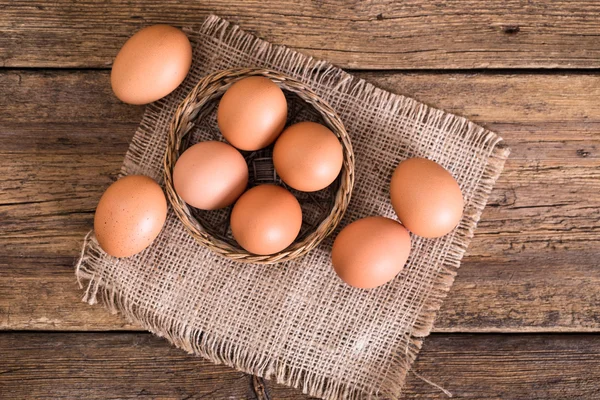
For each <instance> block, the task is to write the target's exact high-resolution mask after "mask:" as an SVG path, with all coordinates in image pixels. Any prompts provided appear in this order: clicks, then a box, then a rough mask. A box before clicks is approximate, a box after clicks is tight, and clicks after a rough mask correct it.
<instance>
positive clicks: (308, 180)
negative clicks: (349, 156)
mask: <svg viewBox="0 0 600 400" xmlns="http://www.w3.org/2000/svg"><path fill="white" fill-rule="evenodd" d="M343 162H344V153H343V149H342V144H341V143H340V141H339V140H338V138H337V136H335V134H334V133H333V132H332V131H330V130H329V128H327V127H326V126H323V125H321V124H317V123H315V122H300V123H297V124H294V125H292V126H289V127H288V128H286V130H284V131H283V133H282V134H281V135H280V136H279V138H278V139H277V141H276V142H275V147H274V149H273V164H274V165H275V170H276V171H277V174H278V175H279V177H280V178H281V179H282V180H283V181H284V182H285V183H286V184H288V185H289V186H291V187H293V188H294V189H297V190H302V191H304V192H315V191H317V190H321V189H324V188H326V187H327V186H329V185H330V184H331V183H332V182H333V181H334V180H335V178H337V176H338V175H339V173H340V171H341V170H342V163H343Z"/></svg>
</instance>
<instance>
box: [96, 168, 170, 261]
mask: <svg viewBox="0 0 600 400" xmlns="http://www.w3.org/2000/svg"><path fill="white" fill-rule="evenodd" d="M166 219H167V200H166V199H165V195H164V193H163V191H162V189H161V187H160V186H159V185H158V183H156V182H155V181H154V180H153V179H152V178H149V177H147V176H143V175H129V176H126V177H124V178H121V179H119V180H118V181H116V182H115V183H113V184H112V185H110V186H109V187H108V189H106V192H104V194H103V195H102V197H101V198H100V202H99V203H98V207H97V208H96V215H95V216H94V232H95V233H96V238H97V239H98V243H100V247H102V249H103V250H104V251H105V252H107V253H108V254H110V255H111V256H114V257H129V256H132V255H134V254H137V253H139V252H140V251H142V250H144V249H145V248H146V247H148V246H150V243H152V241H153V240H154V239H156V237H157V236H158V234H159V233H160V231H161V229H162V227H163V225H164V223H165V220H166Z"/></svg>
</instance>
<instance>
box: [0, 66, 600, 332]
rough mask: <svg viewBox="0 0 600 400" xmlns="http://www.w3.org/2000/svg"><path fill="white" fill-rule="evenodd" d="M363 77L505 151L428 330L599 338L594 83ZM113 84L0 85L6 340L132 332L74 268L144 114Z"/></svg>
mask: <svg viewBox="0 0 600 400" xmlns="http://www.w3.org/2000/svg"><path fill="white" fill-rule="evenodd" d="M359 75H360V76H361V77H364V78H366V79H367V80H369V81H371V82H373V83H375V84H377V85H379V86H382V87H384V88H386V89H389V90H392V91H395V92H400V93H403V94H407V95H411V96H414V97H416V98H417V99H420V100H422V101H424V102H426V103H429V104H432V105H434V106H436V107H440V108H444V109H446V110H449V111H452V112H456V113H459V114H461V115H464V116H467V117H469V118H471V119H474V120H476V121H478V122H480V123H483V124H484V125H486V126H487V127H488V128H490V129H493V130H495V131H497V132H498V133H499V134H500V135H501V136H503V137H504V138H505V139H506V141H507V143H508V144H509V146H510V147H511V148H512V154H511V158H510V159H509V161H508V162H507V164H506V169H505V171H504V173H503V175H502V176H501V178H500V180H499V181H498V183H497V185H496V188H495V189H494V191H493V193H492V196H491V199H490V202H489V205H488V207H487V208H486V210H485V212H484V215H483V217H482V220H481V222H480V224H479V227H478V230H477V232H476V235H475V238H474V240H473V242H472V244H471V246H470V248H469V251H468V255H467V257H466V258H465V259H464V262H463V266H462V267H461V270H460V272H459V276H458V278H457V280H456V283H455V285H454V286H453V288H452V290H451V292H450V294H449V297H448V299H447V301H446V303H445V305H444V307H443V309H442V311H441V312H440V315H439V317H438V321H437V323H436V327H435V330H436V331H438V332H440V331H459V332H460V331H462V332H482V331H484V332H485V331H502V332H523V331H539V332H544V331H594V332H595V331H600V316H599V315H598V313H597V304H600V273H599V272H598V261H597V259H598V254H600V235H599V232H600V179H599V178H600V153H599V151H598V150H599V149H600V134H599V133H598V132H600V130H599V128H600V108H598V107H597V101H598V98H599V95H600V76H598V75H596V74H571V75H563V74H516V75H507V74H468V75H467V74H438V73H404V74H401V73H374V72H363V73H360V74H359ZM108 78H109V77H108V72H106V71H44V72H38V71H22V70H15V71H4V72H0V92H1V93H6V96H2V97H0V109H2V110H3V118H2V120H1V122H0V157H1V158H2V160H3V162H2V163H0V174H1V176H2V179H0V221H1V223H2V228H3V229H2V230H0V268H2V270H3V273H2V274H1V275H0V329H50V330H83V329H85V330H88V329H89V330H113V329H138V328H137V327H133V326H131V325H128V324H126V323H125V322H124V321H122V320H121V319H119V318H118V317H116V316H111V315H109V314H108V313H106V312H105V311H104V310H103V309H101V308H100V307H98V306H96V307H90V306H87V305H85V304H82V303H79V302H77V300H78V299H79V298H80V296H81V294H82V292H81V291H80V290H79V289H78V287H77V285H76V282H75V279H74V275H73V269H72V266H73V263H74V261H75V258H76V256H77V254H78V253H79V250H80V245H81V241H82V237H83V236H84V235H85V233H86V232H87V231H88V230H89V229H90V228H91V226H92V220H93V211H94V208H95V206H96V204H97V201H98V199H99V198H100V195H101V194H102V192H103V190H104V189H105V188H106V187H107V186H108V185H109V184H110V182H112V180H114V178H115V176H116V174H117V173H118V171H119V168H120V165H121V162H122V159H123V156H124V154H125V152H126V150H127V146H128V141H129V140H130V138H131V136H132V134H133V131H134V130H135V127H136V125H137V122H139V120H140V118H141V115H142V112H143V108H141V107H133V106H128V105H125V104H121V103H119V102H118V101H117V100H116V99H114V98H113V97H112V95H111V93H110V88H109V79H108Z"/></svg>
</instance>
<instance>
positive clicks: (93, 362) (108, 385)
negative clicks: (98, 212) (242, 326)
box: [0, 332, 600, 400]
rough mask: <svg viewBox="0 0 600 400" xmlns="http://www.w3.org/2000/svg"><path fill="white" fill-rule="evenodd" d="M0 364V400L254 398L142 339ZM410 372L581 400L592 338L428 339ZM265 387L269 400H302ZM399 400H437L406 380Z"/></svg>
mask: <svg viewBox="0 0 600 400" xmlns="http://www.w3.org/2000/svg"><path fill="white" fill-rule="evenodd" d="M0 359H2V366H1V367H0V388H2V395H3V396H5V397H7V398H27V399H37V398H53V399H54V398H74V397H77V398H86V399H96V398H98V399H100V398H101V399H107V398H120V399H129V398H138V397H142V396H146V397H149V398H161V399H183V398H193V399H199V398H210V399H231V398H238V399H239V398H246V399H254V398H256V397H255V394H254V393H253V390H252V388H251V380H250V377H249V376H247V375H245V374H243V373H240V372H236V371H234V370H233V369H230V368H229V367H225V366H215V365H213V364H211V363H209V362H208V361H204V360H203V359H201V358H199V357H196V356H192V355H188V354H186V353H185V352H183V351H181V350H179V349H176V348H174V347H171V346H170V345H169V344H168V343H167V342H166V341H164V340H162V339H159V338H156V337H153V336H151V335H150V334H145V333H102V334H99V333H8V332H6V333H1V334H0ZM414 367H415V371H417V373H418V374H420V375H421V376H423V377H425V378H427V379H430V380H432V381H433V382H436V383H437V384H439V385H441V386H442V387H444V388H445V389H447V390H449V391H450V392H451V393H452V394H453V395H454V398H458V399H483V398H485V399H515V400H516V399H527V400H533V399H544V400H545V399H549V398H585V399H591V398H597V397H598V395H599V394H600V392H599V387H598V379H600V372H599V371H600V336H597V335H568V336H565V335H494V334H485V335H465V334H451V335H448V334H433V335H432V336H431V337H429V338H428V339H427V340H426V341H425V344H424V346H423V350H422V351H421V353H420V355H419V358H418V359H417V361H416V363H415V365H414ZM57 382H60V384H57ZM267 388H268V392H269V393H270V395H271V398H272V399H297V400H300V399H308V397H307V396H305V395H302V394H301V393H300V391H299V390H297V389H292V388H288V387H285V386H282V385H277V384H274V383H272V382H270V381H267ZM405 397H406V398H428V399H446V398H447V397H446V396H445V395H444V394H443V393H441V392H440V391H439V390H438V389H436V388H434V387H432V386H430V385H428V384H427V383H425V382H423V381H422V380H420V379H418V378H416V377H415V376H414V375H413V374H409V376H408V380H407V385H406V388H405Z"/></svg>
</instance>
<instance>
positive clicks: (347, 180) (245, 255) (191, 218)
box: [164, 68, 354, 264]
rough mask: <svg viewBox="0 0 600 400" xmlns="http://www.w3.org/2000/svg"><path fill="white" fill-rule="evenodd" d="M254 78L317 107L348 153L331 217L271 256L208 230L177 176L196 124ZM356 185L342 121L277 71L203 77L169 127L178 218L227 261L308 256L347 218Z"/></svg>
mask: <svg viewBox="0 0 600 400" xmlns="http://www.w3.org/2000/svg"><path fill="white" fill-rule="evenodd" d="M249 76H264V77H266V78H269V79H271V81H273V82H275V83H276V84H277V85H279V86H280V87H281V88H282V89H283V90H284V91H286V92H291V93H294V94H295V95H296V96H298V97H299V98H300V99H302V100H303V101H304V102H305V103H306V104H308V105H310V106H312V107H313V108H314V110H316V111H317V112H318V113H319V114H320V116H321V118H322V120H323V122H324V123H325V125H327V126H328V127H329V129H331V131H332V132H333V133H335V134H336V136H337V137H338V138H339V139H340V142H341V144H342V148H343V150H344V162H343V165H342V170H341V173H340V176H339V177H338V179H337V182H336V186H337V191H335V192H333V193H332V195H333V199H332V200H333V202H332V207H329V208H330V209H331V211H330V212H329V214H328V215H327V216H326V217H325V218H324V219H323V220H322V221H320V223H319V224H318V225H317V226H316V229H314V230H313V231H312V232H309V233H308V234H305V235H302V236H303V237H301V239H300V240H297V241H295V242H294V243H293V244H292V245H290V246H289V247H288V248H286V249H285V250H283V251H280V252H278V253H275V254H271V255H266V256H265V255H255V254H251V253H249V252H247V251H246V250H244V249H243V248H241V247H240V246H239V245H237V244H236V243H234V242H232V241H230V240H224V238H222V237H217V236H216V235H215V232H214V231H213V232H210V231H209V230H207V229H206V227H204V226H203V225H202V223H201V222H200V221H199V219H198V218H196V216H195V215H194V212H193V210H192V209H191V207H189V206H188V205H187V204H186V203H185V202H184V201H183V199H181V197H180V196H179V195H178V194H177V193H176V191H175V188H174V186H173V176H172V172H173V168H174V166H175V163H176V162H177V159H178V158H179V156H180V154H181V153H182V152H183V151H184V150H185V148H184V146H183V144H184V143H188V144H189V141H186V140H185V139H186V136H188V135H190V133H191V132H192V131H193V127H194V126H195V124H202V123H203V118H204V117H206V116H207V111H209V110H210V108H209V107H208V106H209V105H211V104H212V105H214V102H215V101H217V100H218V99H219V98H220V97H221V96H222V95H223V94H224V93H225V91H226V90H227V89H229V87H230V86H231V85H233V84H234V83H235V82H237V81H239V80H241V79H244V78H246V77H249ZM253 165H256V164H253ZM254 175H256V174H254ZM353 180H354V156H353V153H352V146H351V144H350V138H349V137H348V134H347V133H346V129H345V128H344V125H343V123H342V121H341V120H340V118H339V116H338V115H337V114H336V113H335V111H334V110H333V109H332V108H331V107H330V106H329V105H328V104H327V103H325V102H324V101H323V100H321V98H320V97H319V96H317V95H316V94H315V93H314V92H313V91H312V90H310V89H309V88H308V87H307V86H306V85H305V84H304V83H302V82H299V81H297V80H295V79H292V78H290V77H289V76H286V75H284V74H282V73H279V72H276V71H272V70H267V69H260V68H240V69H231V70H225V71H218V72H215V73H213V74H210V75H208V76H206V77H204V78H202V79H201V80H200V81H199V82H198V84H197V85H196V86H195V87H194V88H193V89H192V91H191V92H190V93H189V94H188V96H187V97H186V98H185V99H184V100H183V102H182V103H181V104H180V105H179V107H178V108H177V109H176V110H175V113H174V115H173V120H172V122H171V124H170V126H169V132H168V136H167V149H166V152H165V159H164V181H165V191H166V193H167V198H168V199H169V201H170V203H171V205H172V207H173V210H174V211H175V213H176V214H177V216H178V218H179V219H180V220H181V222H182V223H183V225H184V226H185V227H186V229H187V230H188V231H189V232H190V234H191V235H192V236H193V237H194V238H195V239H196V240H197V241H198V242H199V243H201V244H203V245H205V246H207V247H208V248H209V249H211V250H212V251H214V252H216V253H218V254H220V255H222V256H225V257H228V258H230V259H233V260H236V261H240V262H248V263H255V264H272V263H276V262H283V261H288V260H291V259H294V258H296V257H299V256H301V255H304V254H306V253H307V252H309V251H310V250H311V249H313V248H314V247H315V246H317V245H318V244H319V243H320V242H321V241H322V240H323V239H324V238H325V237H326V236H327V235H329V234H330V233H331V232H332V231H333V230H334V229H335V227H336V226H337V225H338V223H339V222H340V220H341V219H342V216H343V215H344V212H345V211H346V208H347V207H348V203H349V202H350V195H351V192H352V185H353Z"/></svg>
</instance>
